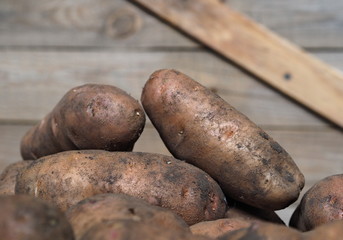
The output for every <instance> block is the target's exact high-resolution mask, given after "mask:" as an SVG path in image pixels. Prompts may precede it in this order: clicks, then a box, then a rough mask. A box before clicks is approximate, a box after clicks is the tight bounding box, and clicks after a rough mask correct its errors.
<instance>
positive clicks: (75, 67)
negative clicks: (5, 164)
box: [0, 51, 343, 127]
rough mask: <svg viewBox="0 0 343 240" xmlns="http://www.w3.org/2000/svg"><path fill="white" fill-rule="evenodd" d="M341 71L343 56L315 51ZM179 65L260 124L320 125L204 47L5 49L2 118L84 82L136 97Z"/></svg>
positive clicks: (34, 116)
mask: <svg viewBox="0 0 343 240" xmlns="http://www.w3.org/2000/svg"><path fill="white" fill-rule="evenodd" d="M317 55H318V57H320V58H322V59H324V60H326V61H327V62H330V63H332V64H333V65H336V66H337V67H340V68H341V69H343V65H342V62H343V54H336V53H326V54H317ZM160 68H175V69H179V70H181V71H183V72H185V73H187V74H188V75H189V76H191V77H193V78H194V79H196V80H198V81H199V82H201V83H202V84H204V85H206V86H208V87H209V88H211V89H213V90H214V91H216V92H217V93H218V94H219V95H220V96H222V97H223V98H224V99H225V100H227V101H228V102H229V103H231V104H232V105H233V106H235V107H236V108H237V109H238V110H240V111H242V112H243V113H244V114H246V115H247V116H248V117H250V118H251V119H252V120H253V121H255V122H256V123H257V124H259V125H263V126H270V125H272V126H297V127H305V126H323V125H326V124H327V123H326V122H323V121H321V119H320V118H318V117H317V116H316V115H313V114H311V113H309V112H308V111H306V110H304V109H303V108H300V107H299V106H298V105H297V104H295V103H294V102H291V101H289V100H288V99H287V98H285V97H283V96H281V95H280V94H279V93H277V92H275V91H274V90H272V89H270V88H268V87H266V86H265V85H264V84H262V83H260V82H259V81H256V79H254V78H253V77H251V76H248V75H246V74H244V73H242V71H240V70H239V69H237V68H235V67H233V66H232V65H230V64H229V63H228V62H226V61H224V60H222V59H220V58H218V57H217V56H215V55H213V54H211V53H209V52H206V51H193V52H189V51H187V52H150V51H138V52H137V51H115V52H107V51H101V52H100V51H97V52H70V51H66V52H63V51H62V52H61V51H60V52H58V51H49V52H42V51H33V52H27V51H25V52H22V51H19V52H13V51H8V52H3V53H2V54H1V56H0V77H1V79H2V81H1V82H0V101H1V102H6V104H5V105H1V106H0V121H1V120H6V121H10V120H26V121H28V120H31V121H38V120H39V119H41V118H42V117H43V116H45V115H46V114H47V113H48V112H49V111H50V110H51V109H52V108H53V106H54V105H55V104H56V103H57V102H58V101H59V99H60V98H61V97H62V95H63V94H64V93H65V92H66V91H68V90H69V89H70V88H72V87H74V86H77V85H82V84H85V83H90V82H93V83H106V84H115V85H116V86H118V87H120V88H122V89H124V90H125V91H127V92H128V93H130V94H131V95H132V96H133V97H135V98H137V99H139V98H140V94H141V90H142V88H143V86H144V84H145V81H146V80H147V79H148V76H149V75H150V74H151V73H152V72H153V71H154V70H157V69H160Z"/></svg>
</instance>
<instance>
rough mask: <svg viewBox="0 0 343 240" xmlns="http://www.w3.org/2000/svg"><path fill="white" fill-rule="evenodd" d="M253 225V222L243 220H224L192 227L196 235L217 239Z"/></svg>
mask: <svg viewBox="0 0 343 240" xmlns="http://www.w3.org/2000/svg"><path fill="white" fill-rule="evenodd" d="M251 224H252V221H250V220H246V219H242V218H222V219H217V220H213V221H205V222H199V223H197V224H194V225H192V226H190V229H191V231H192V233H193V234H194V235H200V236H204V237H209V238H212V239H217V238H219V237H221V236H223V235H224V234H227V233H229V232H232V231H235V230H238V229H241V228H247V227H249V226H250V225H251Z"/></svg>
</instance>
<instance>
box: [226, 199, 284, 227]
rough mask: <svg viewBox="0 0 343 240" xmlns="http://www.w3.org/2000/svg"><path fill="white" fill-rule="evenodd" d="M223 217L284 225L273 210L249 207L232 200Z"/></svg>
mask: <svg viewBox="0 0 343 240" xmlns="http://www.w3.org/2000/svg"><path fill="white" fill-rule="evenodd" d="M225 217H226V218H242V219H245V220H250V221H266V222H271V223H278V224H282V225H285V223H284V222H283V221H282V219H281V218H280V217H279V216H278V215H277V214H276V213H275V212H274V211H271V210H266V209H259V208H255V207H251V206H249V205H246V204H244V203H240V202H234V203H233V204H232V206H228V209H227V211H226V213H225Z"/></svg>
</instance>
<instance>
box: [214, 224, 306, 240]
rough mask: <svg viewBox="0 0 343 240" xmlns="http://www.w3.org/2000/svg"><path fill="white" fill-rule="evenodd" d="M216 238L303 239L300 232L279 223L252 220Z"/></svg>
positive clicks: (233, 239)
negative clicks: (243, 226)
mask: <svg viewBox="0 0 343 240" xmlns="http://www.w3.org/2000/svg"><path fill="white" fill-rule="evenodd" d="M218 240H303V236H302V233H301V232H298V231H296V230H295V229H292V228H289V227H286V226H282V225H279V224H273V223H267V222H254V223H252V224H251V225H250V226H249V227H248V228H242V229H238V230H235V231H232V232H229V233H228V234H225V235H223V236H221V237H219V238H218Z"/></svg>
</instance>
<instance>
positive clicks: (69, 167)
mask: <svg viewBox="0 0 343 240" xmlns="http://www.w3.org/2000/svg"><path fill="white" fill-rule="evenodd" d="M16 193H24V194H30V195H33V196H36V197H39V198H42V199H45V200H47V201H49V202H53V203H54V204H56V205H57V206H58V207H59V208H60V209H62V210H63V211H65V210H67V209H68V208H69V207H70V206H72V205H74V204H76V203H77V202H79V201H81V200H83V199H85V198H88V197H90V196H94V195H96V194H101V193H124V194H128V195H131V196H134V197H138V198H141V199H144V200H145V201H147V202H149V203H150V204H152V205H156V206H161V207H165V208H168V209H171V210H173V211H174V212H175V213H176V214H178V215H180V216H181V217H182V218H183V219H184V220H185V221H186V222H187V223H188V224H194V223H197V222H200V221H204V220H213V219H218V218H221V217H223V216H224V214H225V210H226V200H225V197H224V195H223V192H222V191H221V189H220V187H219V186H218V184H217V183H216V182H215V181H214V180H213V179H212V178H211V177H210V176H209V175H208V174H206V173H205V172H203V171H202V170H200V169H198V168H196V167H194V166H192V165H190V164H187V163H185V162H183V161H180V160H177V159H175V158H173V157H169V156H164V155H161V154H152V153H135V152H107V151H102V150H84V151H66V152H61V153H58V154H54V155H50V156H47V157H44V158H41V159H39V160H36V161H35V162H34V163H32V164H31V165H30V166H29V167H28V168H27V169H26V170H25V171H23V172H22V174H20V175H18V179H17V185H16Z"/></svg>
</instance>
